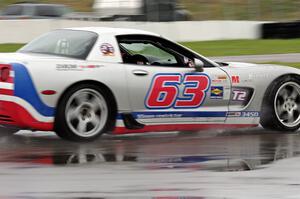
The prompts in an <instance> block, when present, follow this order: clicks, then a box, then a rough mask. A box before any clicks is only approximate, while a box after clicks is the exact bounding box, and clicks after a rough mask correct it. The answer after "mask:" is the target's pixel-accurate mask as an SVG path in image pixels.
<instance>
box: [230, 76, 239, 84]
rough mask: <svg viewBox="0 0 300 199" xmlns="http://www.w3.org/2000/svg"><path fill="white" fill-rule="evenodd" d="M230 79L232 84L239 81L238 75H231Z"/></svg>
mask: <svg viewBox="0 0 300 199" xmlns="http://www.w3.org/2000/svg"><path fill="white" fill-rule="evenodd" d="M231 81H232V83H233V84H238V83H240V76H237V75H235V76H231Z"/></svg>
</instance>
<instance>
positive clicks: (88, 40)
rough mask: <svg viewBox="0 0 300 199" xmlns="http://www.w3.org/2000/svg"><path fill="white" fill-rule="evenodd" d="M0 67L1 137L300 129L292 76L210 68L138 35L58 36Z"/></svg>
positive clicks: (281, 70)
mask: <svg viewBox="0 0 300 199" xmlns="http://www.w3.org/2000/svg"><path fill="white" fill-rule="evenodd" d="M0 62H1V64H0V124H1V125H3V126H5V127H8V128H9V127H11V126H13V127H18V128H19V129H31V130H40V131H52V130H54V131H55V132H56V133H57V135H59V136H60V137H62V138H64V139H68V140H74V141H88V140H94V139H95V138H96V137H98V136H100V135H102V134H103V133H112V134H126V133H140V132H153V131H194V130H201V129H208V128H214V129H216V128H243V127H255V126H258V125H259V124H261V125H262V126H263V127H265V128H267V129H274V130H282V131H295V130H297V129H298V128H299V126H300V86H299V85H300V73H299V70H298V69H295V68H289V67H281V66H275V65H255V64H245V63H216V62H213V61H211V60H209V59H207V58H205V57H203V56H201V55H199V54H197V53H195V52H193V51H192V50H190V49H187V48H185V47H183V46H181V45H179V44H176V43H174V42H172V41H169V40H167V39H164V38H162V37H160V36H159V35H157V34H154V33H149V32H145V31H139V30H128V29H113V28H100V27H94V28H72V29H61V30H55V31H52V32H50V33H47V34H45V35H43V36H41V37H39V38H37V39H36V40H34V41H32V42H30V43H29V44H27V45H26V46H25V47H23V48H21V49H20V50H19V51H17V52H16V53H2V54H0Z"/></svg>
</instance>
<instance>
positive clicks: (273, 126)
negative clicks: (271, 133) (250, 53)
mask: <svg viewBox="0 0 300 199" xmlns="http://www.w3.org/2000/svg"><path fill="white" fill-rule="evenodd" d="M285 80H288V81H291V80H296V81H297V82H298V84H299V85H300V75H298V74H285V75H282V76H279V77H277V78H276V79H274V80H273V81H272V82H271V83H270V84H269V86H268V87H267V89H266V91H265V93H264V97H263V100H262V104H261V109H260V110H261V118H260V124H261V125H262V126H263V127H264V128H266V129H270V130H279V131H295V130H297V129H298V128H287V127H284V126H283V125H282V124H279V123H278V122H274V121H275V117H276V119H277V116H276V115H275V117H274V114H276V113H275V112H274V111H275V110H273V103H271V105H272V106H270V105H269V104H270V100H271V101H272V99H271V97H272V96H273V91H274V88H276V87H278V86H279V85H280V84H279V83H280V81H281V82H284V81H285ZM297 82H296V83H297ZM273 100H275V99H273ZM272 102H273V101H272ZM270 113H272V114H273V115H272V114H271V115H270Z"/></svg>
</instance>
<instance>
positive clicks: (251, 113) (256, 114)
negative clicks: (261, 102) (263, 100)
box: [227, 111, 260, 117]
mask: <svg viewBox="0 0 300 199" xmlns="http://www.w3.org/2000/svg"><path fill="white" fill-rule="evenodd" d="M259 116H260V113H259V112H258V111H230V112H228V113H227V117H259Z"/></svg>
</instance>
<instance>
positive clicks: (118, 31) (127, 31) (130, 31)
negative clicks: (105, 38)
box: [66, 27, 159, 36]
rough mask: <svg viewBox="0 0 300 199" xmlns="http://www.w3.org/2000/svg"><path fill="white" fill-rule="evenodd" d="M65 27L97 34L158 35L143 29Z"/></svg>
mask: <svg viewBox="0 0 300 199" xmlns="http://www.w3.org/2000/svg"><path fill="white" fill-rule="evenodd" d="M66 29H69V30H84V31H90V32H95V33H97V34H99V35H101V34H111V35H131V34H143V35H153V36H159V35H158V34H156V33H152V32H148V31H144V30H137V29H126V28H107V27H80V28H66Z"/></svg>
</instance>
